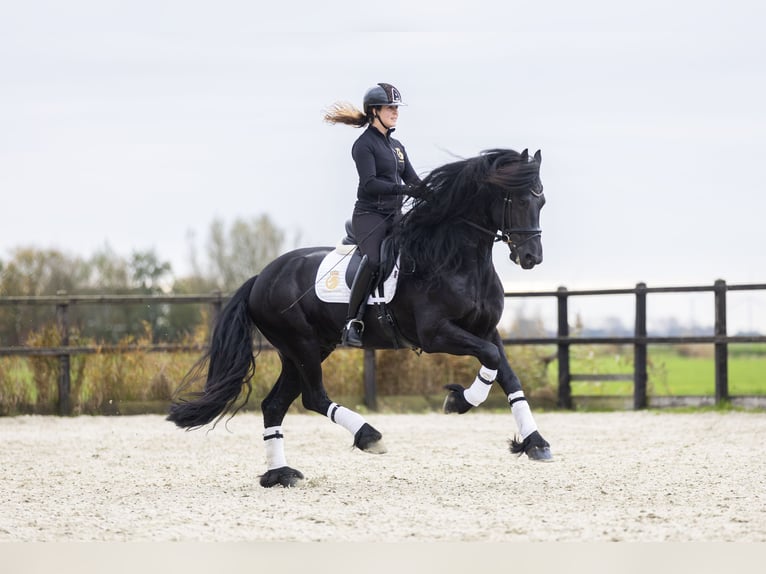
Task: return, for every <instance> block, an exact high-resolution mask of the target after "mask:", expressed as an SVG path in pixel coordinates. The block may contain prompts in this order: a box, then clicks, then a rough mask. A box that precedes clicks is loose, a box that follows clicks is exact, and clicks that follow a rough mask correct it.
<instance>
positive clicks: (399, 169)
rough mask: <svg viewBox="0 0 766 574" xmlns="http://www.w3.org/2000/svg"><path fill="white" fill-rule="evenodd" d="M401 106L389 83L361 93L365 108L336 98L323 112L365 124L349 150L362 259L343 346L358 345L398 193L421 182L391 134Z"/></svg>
mask: <svg viewBox="0 0 766 574" xmlns="http://www.w3.org/2000/svg"><path fill="white" fill-rule="evenodd" d="M403 105H405V104H404V103H403V102H402V96H401V94H400V93H399V90H397V89H396V88H395V87H394V86H392V85H391V84H385V83H380V84H376V85H375V86H373V87H372V88H370V89H369V90H367V92H366V93H365V94H364V100H363V107H364V111H360V110H358V109H357V108H356V107H354V106H353V105H351V104H348V103H345V102H340V103H336V104H334V105H333V106H331V107H330V109H329V111H328V112H327V113H326V114H325V121H327V122H329V123H332V124H335V123H342V124H346V125H351V126H354V127H364V126H367V129H366V130H365V131H364V132H363V133H362V134H361V135H360V136H359V137H358V138H357V140H356V141H355V142H354V145H353V146H352V148H351V156H352V157H353V159H354V163H355V164H356V171H357V173H358V174H359V187H358V189H357V193H356V197H357V199H356V204H355V205H354V212H353V215H352V218H351V225H352V228H353V231H354V235H355V236H356V239H357V244H358V245H359V251H360V252H361V254H362V263H361V265H360V266H359V270H358V271H357V273H356V275H355V277H354V282H353V284H352V286H351V297H350V299H349V305H348V314H347V318H346V323H345V326H344V328H343V333H342V337H341V344H342V345H347V346H351V347H361V346H362V332H363V331H364V322H363V321H362V317H363V316H364V310H365V307H366V302H367V298H368V296H369V294H370V292H371V291H372V289H373V288H374V286H375V285H376V282H377V280H378V273H379V269H380V245H381V243H382V242H383V239H384V238H385V237H386V235H388V233H389V231H390V230H391V226H392V224H393V220H394V216H395V215H396V214H397V213H399V212H400V211H401V206H402V196H403V195H406V194H408V193H409V188H410V187H411V186H412V185H415V184H417V183H419V182H420V178H419V177H418V175H417V174H416V173H415V170H414V169H413V168H412V164H411V163H410V160H409V158H408V157H407V152H406V151H405V149H404V146H403V145H402V143H401V142H400V141H399V140H396V139H394V138H392V137H391V133H392V132H393V131H394V129H395V128H396V121H397V120H398V119H399V106H403Z"/></svg>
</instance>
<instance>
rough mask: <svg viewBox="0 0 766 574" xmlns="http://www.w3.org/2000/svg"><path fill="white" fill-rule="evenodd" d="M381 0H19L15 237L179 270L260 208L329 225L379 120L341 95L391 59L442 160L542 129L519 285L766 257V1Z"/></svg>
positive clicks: (431, 154) (734, 275)
mask: <svg viewBox="0 0 766 574" xmlns="http://www.w3.org/2000/svg"><path fill="white" fill-rule="evenodd" d="M370 6H371V4H370V3H364V2H359V1H358V0H355V1H353V2H352V1H348V0H343V1H340V2H337V1H332V0H326V1H323V2H313V1H309V0H303V1H301V0H298V1H295V2H278V3H266V2H252V1H247V0H234V1H226V0H223V1H221V0H216V1H210V2H201V1H189V0H186V1H180V0H179V1H175V2H171V1H165V0H152V1H147V0H132V1H130V2H110V1H106V0H104V1H85V0H68V1H67V2H57V1H47V2H44V1H42V2H41V1H36V0H26V1H24V2H14V1H12V0H1V2H0V199H1V200H2V203H1V206H0V259H7V258H8V257H9V255H10V253H11V251H12V249H13V248H15V247H19V246H36V247H39V248H48V247H55V248H58V249H61V250H63V251H65V252H67V253H70V254H74V255H80V256H83V257H88V256H90V255H92V254H93V253H94V252H95V251H96V250H99V249H101V248H103V247H104V246H105V245H109V246H110V248H111V249H113V250H114V251H116V252H117V253H119V254H122V255H124V256H126V257H127V256H129V255H130V253H132V252H133V251H134V250H146V249H155V250H156V252H157V253H158V255H159V256H160V257H161V258H162V259H166V260H169V261H171V263H172V264H173V268H174V270H175V271H176V274H177V275H183V274H184V273H185V272H188V270H189V255H188V254H189V245H190V241H192V238H196V239H194V241H196V244H197V246H198V248H201V246H202V245H203V244H204V240H205V237H206V235H207V231H208V228H209V226H210V223H211V221H212V220H213V218H220V219H223V220H224V221H225V222H227V223H229V222H231V221H233V220H234V219H235V218H237V217H245V218H251V217H255V216H258V215H260V214H264V213H265V214H268V215H269V216H270V217H271V218H272V219H273V221H274V222H275V223H276V224H277V225H278V226H279V227H280V228H282V229H283V230H285V232H286V233H287V235H288V237H289V238H290V240H291V241H292V240H293V238H297V243H298V244H300V245H332V244H334V243H336V242H337V241H338V240H339V239H340V238H341V236H342V234H343V223H344V221H345V220H346V219H347V218H348V217H349V216H350V214H351V210H352V207H353V203H354V199H355V190H356V183H357V178H356V172H355V170H354V165H353V162H352V160H351V155H350V147H351V144H352V142H353V140H354V139H355V138H356V137H357V136H358V135H359V132H358V130H355V129H354V128H351V127H347V126H329V125H327V124H325V123H323V122H322V110H323V109H324V108H325V107H326V106H327V105H329V104H331V103H332V102H334V101H337V100H348V101H351V102H353V103H355V104H357V105H361V98H362V95H363V93H364V91H365V90H366V89H367V88H368V87H370V86H371V85H373V84H375V83H376V82H381V81H382V82H389V83H393V84H394V85H396V86H397V87H398V88H399V89H400V91H401V92H402V95H403V98H404V100H405V102H406V103H408V107H406V108H404V109H403V110H402V113H401V114H400V119H399V128H398V130H397V137H399V139H401V140H402V142H403V143H404V144H405V146H406V148H407V151H408V153H409V155H410V158H411V160H412V162H413V164H414V166H415V169H416V170H417V171H418V172H420V173H421V174H425V173H427V172H428V171H429V170H431V169H433V168H434V167H437V166H439V165H441V164H444V163H447V162H450V161H452V160H453V159H454V156H455V155H457V156H461V157H470V156H474V155H476V154H478V153H479V152H481V151H482V150H484V149H488V148H494V147H509V148H514V149H517V150H521V149H523V148H529V149H530V150H531V151H534V150H537V149H541V150H542V154H543V167H542V178H543V183H544V185H545V191H546V197H547V200H548V203H547V205H546V207H545V209H544V210H543V215H542V223H543V228H544V233H543V243H544V250H545V261H544V262H543V264H542V265H541V266H539V267H538V268H535V269H534V270H532V271H522V270H521V269H520V268H518V267H516V266H515V265H513V264H512V263H511V262H510V261H508V258H507V250H498V251H497V252H496V254H495V261H496V266H497V268H498V271H499V273H500V274H501V276H502V277H503V279H504V280H505V281H506V282H507V284H508V286H509V288H511V289H514V288H518V289H522V290H523V289H532V288H535V289H536V288H541V289H550V288H555V287H557V286H559V285H566V286H568V287H569V288H596V287H601V286H609V287H630V286H633V285H635V283H637V282H639V281H645V282H647V283H648V284H649V285H650V286H665V285H684V284H712V282H713V281H714V280H715V279H717V278H723V279H726V280H727V281H728V282H729V283H748V282H756V283H763V282H766V254H765V252H766V249H765V248H764V226H763V223H762V221H763V218H764V216H765V215H766V198H765V197H764V196H765V195H766V184H765V183H764V182H765V181H766V173H765V172H766V170H765V169H764V158H766V73H765V70H766V65H764V61H763V58H764V54H766V40H765V39H764V37H765V36H766V34H765V33H764V29H763V25H764V21H766V18H765V16H766V8H764V4H763V3H762V2H758V1H756V0H752V1H750V2H744V1H738V0H725V1H720V2H710V1H707V2H706V1H704V0H702V1H695V2H693V1H682V2H672V1H669V0H665V1H657V0H644V1H641V2H631V3H624V2H610V1H606V0H603V1H601V0H582V1H579V2H566V1H539V2H530V1H528V0H526V1H524V2H517V1H513V0H496V1H484V2H482V1H480V0H477V1H475V2H447V1H444V0H426V1H422V2H418V1H417V0H410V1H391V0H386V1H385V2H382V3H373V6H372V7H370ZM292 246H293V245H292V244H291V245H290V247H292ZM709 298H710V299H711V300H712V297H709ZM705 301H707V299H705ZM739 301H741V302H736V301H735V302H734V303H733V305H732V307H733V310H735V311H736V309H737V308H742V309H747V311H748V313H751V314H756V315H758V314H759V313H760V314H766V309H764V306H766V304H764V303H763V302H762V301H763V299H760V298H758V297H756V296H755V295H752V296H751V295H747V296H745V297H744V298H740V299H739ZM682 307H683V313H682V314H683V318H684V319H686V318H688V317H689V316H690V315H692V314H694V313H695V312H697V311H699V312H701V317H702V319H701V320H700V322H701V323H710V322H712V315H711V313H712V311H710V312H709V309H708V308H707V302H705V303H701V304H696V303H693V304H689V303H683V305H682ZM708 316H710V319H709V320H708ZM750 321H752V318H751V319H750Z"/></svg>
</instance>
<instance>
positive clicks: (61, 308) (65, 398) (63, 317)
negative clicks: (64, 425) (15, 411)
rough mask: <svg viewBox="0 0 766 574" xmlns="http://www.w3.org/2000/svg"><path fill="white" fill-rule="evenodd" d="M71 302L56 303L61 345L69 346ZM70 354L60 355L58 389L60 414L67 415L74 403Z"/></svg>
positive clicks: (61, 294)
mask: <svg viewBox="0 0 766 574" xmlns="http://www.w3.org/2000/svg"><path fill="white" fill-rule="evenodd" d="M56 294H57V295H60V296H63V295H66V291H59V292H58V293H56ZM68 311H69V303H68V302H63V303H57V304H56V322H57V323H58V329H59V334H60V336H61V343H60V346H61V347H68V346H69V317H68V315H69V312H68ZM69 366H70V355H69V353H62V354H60V355H59V389H58V391H59V392H58V395H59V396H58V411H59V415H61V416H66V415H69V414H71V412H72V403H71V400H70V396H69V395H70V391H71V388H72V380H71V374H70V369H69Z"/></svg>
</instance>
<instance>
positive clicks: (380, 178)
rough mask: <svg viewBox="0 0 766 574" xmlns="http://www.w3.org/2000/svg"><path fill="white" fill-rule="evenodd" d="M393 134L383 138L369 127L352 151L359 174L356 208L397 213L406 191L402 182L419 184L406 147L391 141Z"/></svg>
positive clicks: (393, 140)
mask: <svg viewBox="0 0 766 574" xmlns="http://www.w3.org/2000/svg"><path fill="white" fill-rule="evenodd" d="M393 131H394V130H389V132H388V135H387V136H384V135H383V134H382V133H380V132H379V131H378V130H377V129H376V128H374V127H372V126H369V127H368V128H367V129H366V130H365V131H364V133H362V135H360V136H359V138H358V139H357V140H356V141H355V142H354V145H353V147H352V148H351V156H352V157H353V158H354V163H355V164H356V171H357V172H358V173H359V188H358V190H357V193H356V197H357V201H356V207H357V208H360V209H363V210H369V211H376V212H379V213H385V214H388V213H391V212H393V211H397V210H398V209H399V208H400V207H401V203H402V194H403V193H404V191H405V186H404V185H402V182H404V183H408V184H415V183H418V182H420V178H419V177H418V175H417V174H416V173H415V170H414V169H413V168H412V164H410V160H409V158H408V157H407V152H406V151H405V149H404V146H403V145H402V143H401V142H400V141H399V140H395V139H394V138H392V137H391V132H393Z"/></svg>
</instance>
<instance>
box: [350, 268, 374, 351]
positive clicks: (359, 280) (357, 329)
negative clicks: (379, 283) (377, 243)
mask: <svg viewBox="0 0 766 574" xmlns="http://www.w3.org/2000/svg"><path fill="white" fill-rule="evenodd" d="M377 277H378V274H377V269H376V268H375V267H374V266H373V265H370V264H369V262H368V260H367V256H366V255H365V256H364V257H362V262H361V263H360V264H359V269H357V270H356V275H354V282H353V283H352V284H351V296H350V298H349V301H348V316H347V317H346V325H345V326H344V327H343V335H342V336H341V345H344V346H347V347H361V346H362V332H363V331H364V321H362V317H364V310H365V308H366V307H367V297H368V296H369V295H370V291H372V288H373V286H374V285H375V281H376V279H377Z"/></svg>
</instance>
